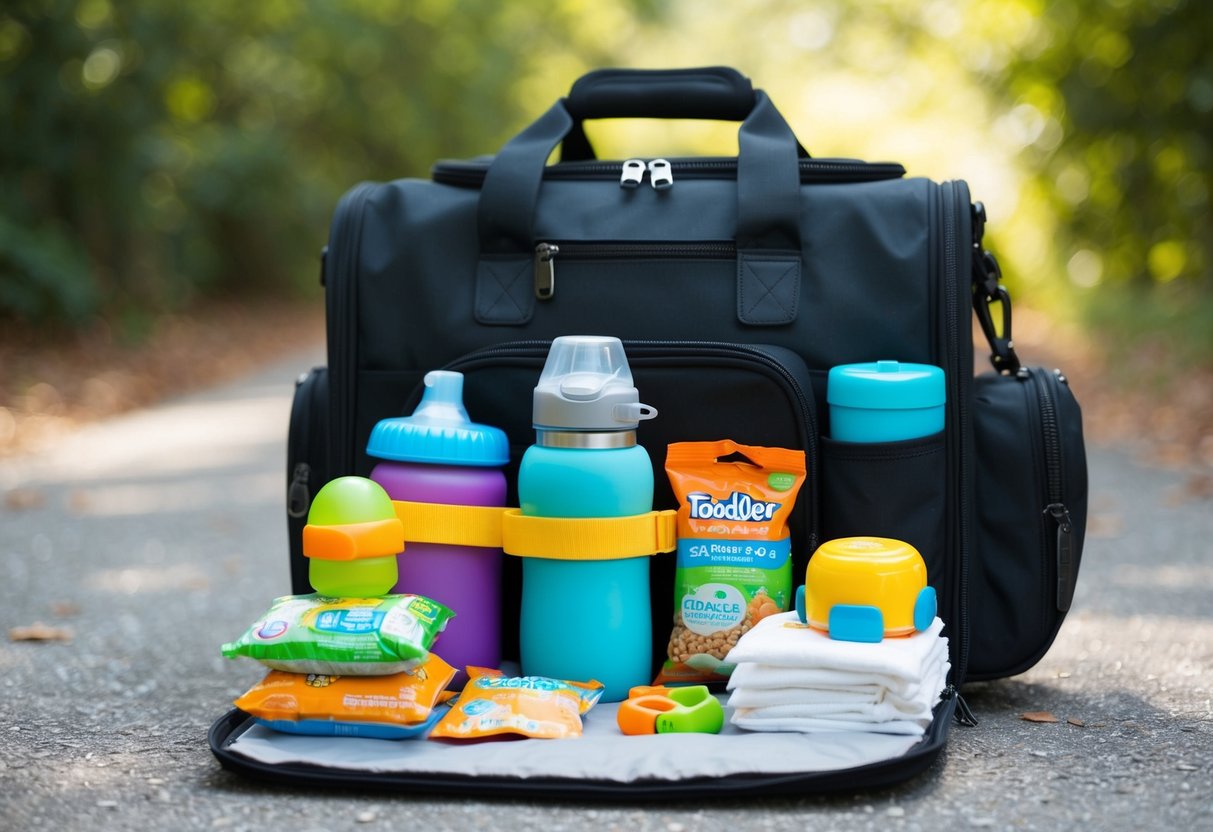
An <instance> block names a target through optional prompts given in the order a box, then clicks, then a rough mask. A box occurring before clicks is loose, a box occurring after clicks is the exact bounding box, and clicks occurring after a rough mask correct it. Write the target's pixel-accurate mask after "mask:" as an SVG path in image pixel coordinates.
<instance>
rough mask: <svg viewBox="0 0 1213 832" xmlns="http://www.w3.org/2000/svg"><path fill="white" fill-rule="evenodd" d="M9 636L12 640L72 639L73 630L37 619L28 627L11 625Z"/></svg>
mask: <svg viewBox="0 0 1213 832" xmlns="http://www.w3.org/2000/svg"><path fill="white" fill-rule="evenodd" d="M8 637H9V640H10V641H71V640H72V631H71V630H69V629H68V628H67V627H51V626H49V625H47V624H43V623H42V622H41V621H36V622H34V623H33V624H30V625H29V626H28V627H10V628H9V631H8Z"/></svg>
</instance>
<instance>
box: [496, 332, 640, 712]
mask: <svg viewBox="0 0 1213 832" xmlns="http://www.w3.org/2000/svg"><path fill="white" fill-rule="evenodd" d="M656 415H657V411H656V410H655V409H653V408H652V407H649V406H648V405H644V404H641V403H640V400H639V394H638V393H637V391H636V388H635V386H634V385H633V383H632V372H631V370H630V368H629V367H628V362H627V357H626V356H625V355H624V352H623V344H622V342H620V340H619V339H618V338H610V337H599V336H584V335H574V336H564V337H561V338H557V339H556V340H555V341H553V342H552V348H551V350H550V351H549V352H548V358H547V362H546V363H545V364H544V367H543V373H542V374H541V375H540V377H539V384H538V386H537V387H536V388H535V394H534V419H533V421H534V426H535V432H536V441H535V444H534V445H532V446H531V447H530V448H528V449H527V451H526V453H525V454H524V455H523V457H522V466H521V468H520V469H519V472H518V498H519V503H520V507H521V510H522V514H524V515H529V516H534V517H579V518H583V517H628V516H631V515H637V514H645V513H647V512H649V511H651V510H652V508H653V466H652V463H651V461H650V460H649V455H648V452H647V451H645V449H644V448H643V447H641V446H640V445H637V444H636V428H637V427H638V425H639V423H640V422H641V421H642V420H645V419H651V418H653V417H654V416H656ZM652 649H653V648H652V623H651V620H650V603H649V558H648V557H647V556H645V557H625V558H616V559H609V560H587V559H563V558H542V557H524V558H523V559H522V613H521V632H520V650H521V654H522V655H521V659H522V672H523V673H524V674H526V675H528V676H548V677H552V678H557V679H570V680H574V681H587V680H589V679H597V680H598V681H599V682H602V684H603V685H604V691H603V700H604V701H621V700H623V699H626V698H627V695H628V689H629V688H631V687H632V686H634V685H641V684H647V683H648V682H649V681H650V680H651V676H652Z"/></svg>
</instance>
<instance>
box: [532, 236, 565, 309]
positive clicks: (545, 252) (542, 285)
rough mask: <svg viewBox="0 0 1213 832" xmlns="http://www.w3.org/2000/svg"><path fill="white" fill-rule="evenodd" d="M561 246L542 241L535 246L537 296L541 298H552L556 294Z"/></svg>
mask: <svg viewBox="0 0 1213 832" xmlns="http://www.w3.org/2000/svg"><path fill="white" fill-rule="evenodd" d="M559 253H560V246H557V245H553V244H552V243H540V244H539V245H537V246H535V297H537V298H539V299H540V300H551V299H552V295H554V294H556V263H555V262H554V260H555V257H556V255H557V254H559Z"/></svg>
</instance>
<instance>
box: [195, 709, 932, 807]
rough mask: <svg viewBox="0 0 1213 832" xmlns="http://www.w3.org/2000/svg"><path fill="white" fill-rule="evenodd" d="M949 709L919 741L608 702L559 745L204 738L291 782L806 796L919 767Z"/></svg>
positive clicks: (225, 759) (256, 732)
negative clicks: (658, 719)
mask: <svg viewBox="0 0 1213 832" xmlns="http://www.w3.org/2000/svg"><path fill="white" fill-rule="evenodd" d="M955 704H956V699H955V695H954V693H953V692H951V691H949V692H948V693H947V694H945V698H944V699H943V700H942V701H941V702H940V703H939V705H937V706H936V709H935V719H934V721H933V722H932V723H931V725H930V727H928V729H927V733H926V735H925V736H924V737H907V736H898V735H891V734H874V733H860V732H838V733H828V734H827V733H818V734H793V733H754V732H748V731H742V730H740V729H738V728H735V727H733V726H732V725H729V724H727V723H726V725H725V728H724V730H723V731H722V732H721V733H720V734H718V735H712V734H662V735H649V736H633V737H629V736H624V735H622V734H620V733H619V730H618V728H617V727H616V722H615V712H616V710H617V708H618V705H617V704H601V705H598V706H596V707H595V708H594V709H593V710H592V711H590V713H589V714H587V715H586V717H585V733H584V735H583V736H582V737H579V738H577V739H568V740H534V739H517V740H512V739H504V740H496V741H482V742H474V743H466V742H465V743H455V742H445V741H439V742H433V741H424V740H375V739H362V738H353V737H308V736H300V735H295V734H281V733H276V732H274V731H271V730H269V729H267V728H264V727H262V726H260V725H258V724H256V723H255V722H254V721H253V720H251V719H250V718H248V717H247V715H245V714H243V713H241V712H240V711H232V712H230V713H229V714H228V715H227V716H225V717H223V718H221V719H220V720H219V721H218V722H216V723H215V725H214V726H213V727H212V729H211V736H210V741H211V749H212V751H213V752H214V753H215V755H216V757H218V758H219V760H220V762H221V763H223V765H224V766H225V767H227V768H229V769H233V770H236V771H239V772H241V773H244V774H249V775H252V776H255V777H260V778H263V779H267V778H268V779H272V780H277V781H283V782H289V783H297V784H303V783H320V784H325V785H333V786H345V787H348V786H351V785H355V786H369V787H391V788H395V789H400V788H405V789H407V788H408V787H410V786H411V787H414V788H416V789H418V790H420V789H423V788H424V789H427V790H435V789H438V790H444V791H450V792H462V793H480V794H484V793H499V794H520V793H526V792H531V791H537V792H542V793H544V794H547V795H549V796H557V795H561V794H564V795H580V796H608V795H614V796H625V795H631V796H668V795H672V794H685V795H687V796H690V795H692V794H699V795H723V794H728V793H731V792H733V791H736V790H738V789H741V788H745V789H746V790H747V791H754V790H755V789H757V791H758V792H763V791H771V792H784V791H799V792H801V793H805V792H812V791H828V790H835V789H838V788H843V787H848V786H849V787H852V788H866V787H873V786H878V785H884V784H886V783H892V782H897V781H899V780H902V779H905V778H906V777H909V776H912V775H913V774H915V773H917V772H918V771H921V770H923V769H925V768H926V767H927V766H929V765H930V763H931V761H932V760H933V759H934V758H935V756H936V755H937V754H938V752H939V751H940V750H941V749H942V748H943V745H944V743H945V741H946V736H947V729H948V724H949V723H950V722H951V719H952V714H953V711H954V709H955ZM727 714H728V709H726V716H727ZM764 787H765V788H764Z"/></svg>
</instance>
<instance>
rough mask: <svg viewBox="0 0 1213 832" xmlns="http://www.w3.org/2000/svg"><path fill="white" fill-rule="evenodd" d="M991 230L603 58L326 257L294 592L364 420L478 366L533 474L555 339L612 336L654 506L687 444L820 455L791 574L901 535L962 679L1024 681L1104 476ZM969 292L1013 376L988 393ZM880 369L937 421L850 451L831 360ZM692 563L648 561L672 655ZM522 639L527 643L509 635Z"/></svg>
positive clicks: (348, 219) (345, 211)
mask: <svg viewBox="0 0 1213 832" xmlns="http://www.w3.org/2000/svg"><path fill="white" fill-rule="evenodd" d="M617 117H656V118H691V119H725V120H740V121H741V126H740V129H739V132H738V156H737V157H736V158H731V157H729V158H724V157H698V158H671V159H630V160H624V161H600V160H598V159H596V158H595V156H594V151H593V149H592V146H591V144H590V142H589V141H588V139H587V138H586V134H585V131H584V129H583V128H584V122H585V121H586V120H588V119H594V118H617ZM557 150H559V153H560V156H559V158H560V161H559V162H557V163H554V164H548V159H549V157H550V156H551V155H552V153H553V152H554V151H557ZM983 229H984V209H982V208H981V206H980V203H978V204H977V205H974V204H972V203H971V200H970V195H969V189H968V187H967V185H966V184H965V183H964V182H962V181H949V182H942V183H936V182H932V181H930V180H927V179H922V178H909V177H906V176H905V170H904V168H903V167H902V166H901V165H898V164H894V163H883V162H882V163H869V162H861V161H856V160H853V159H829V158H813V157H810V156H809V154H808V153H807V152H805V150H804V148H803V147H802V146H801V145H800V143H799V142H798V141H797V139H796V137H795V135H794V134H793V132H792V130H791V129H790V128H789V126H788V124H787V123H786V122H785V121H784V119H783V118H782V116H780V114H779V112H778V111H777V110H776V109H775V107H774V105H773V104H772V103H771V101H770V100H769V99H768V98H767V96H766V95H765V94H764V93H763V92H762V91H761V90H755V89H753V88H752V87H751V84H750V82H749V80H748V79H746V78H744V77H743V76H742V75H740V74H739V73H737V72H735V71H733V70H730V69H726V68H720V67H713V68H705V69H694V70H672V71H643V70H601V71H598V72H593V73H590V74H589V75H586V76H585V77H583V78H581V79H580V80H578V81H577V82H576V83H575V84H574V85H573V87H572V89H571V91H570V93H569V95H568V97H567V98H565V99H562V100H560V101H558V102H557V103H556V104H555V105H553V106H552V108H551V109H549V110H548V111H547V112H546V113H544V114H543V115H542V116H541V117H540V118H539V119H538V120H537V121H535V122H534V123H533V124H531V125H530V126H529V127H527V128H526V129H525V130H523V131H522V132H521V133H519V134H518V135H517V136H516V137H515V138H513V139H512V140H510V141H509V142H508V143H507V144H506V145H505V146H504V147H503V148H502V149H501V151H500V152H499V153H498V154H496V155H495V156H493V157H480V158H477V159H472V160H467V161H443V162H439V163H438V164H436V165H435V166H434V168H433V172H432V177H431V179H429V180H419V179H405V180H399V181H395V182H389V183H364V184H361V185H358V186H357V187H355V188H353V189H352V190H351V191H350V192H349V193H347V194H346V195H345V197H344V198H343V199H342V200H341V202H340V204H339V206H338V208H337V211H336V214H335V216H334V219H333V223H332V228H331V232H330V237H329V243H328V246H327V249H326V252H325V255H324V264H323V280H324V283H325V285H326V300H327V321H328V331H327V335H328V362H327V368H319V369H317V370H314V371H313V372H312V373H311V374H310V375H309V376H308V377H307V378H306V379H305V380H304V381H303V383H301V385H300V386H299V392H298V394H297V397H296V403H295V416H294V417H293V419H292V438H291V446H290V451H289V457H290V458H289V460H288V476H289V479H290V501H289V507H288V508H289V513H290V515H291V517H292V520H291V523H292V527H291V547H292V551H291V562H292V582H293V586H292V590H293V591H294V592H307V591H309V589H310V587H309V585H308V583H307V580H306V566H305V561H304V560H303V558H302V555H301V551H300V535H299V530H300V528H301V526H302V524H303V522H304V518H305V516H306V512H307V507H308V504H309V501H310V498H311V497H312V496H313V495H314V494H315V492H316V491H317V490H318V489H319V488H320V487H321V486H322V485H323V484H324V482H326V481H327V480H328V479H331V478H333V477H336V476H341V475H346V474H358V475H363V476H365V475H367V474H368V473H369V471H370V469H371V467H372V466H373V460H371V459H369V458H368V457H367V455H366V453H365V448H366V444H367V439H368V436H369V434H370V430H371V428H372V427H373V426H374V425H375V423H376V422H377V421H378V420H380V419H383V418H386V417H390V416H397V415H400V414H402V413H408V412H411V409H412V407H413V406H414V405H415V404H416V402H417V401H418V399H419V397H420V387H421V379H422V376H423V375H424V374H425V373H426V372H428V371H429V370H433V369H437V368H448V369H453V370H459V371H461V372H463V373H464V374H465V379H466V380H465V401H466V404H467V408H468V411H469V412H470V413H471V415H472V417H473V418H474V419H475V420H476V421H479V422H485V423H490V424H495V425H498V426H500V427H502V428H504V429H505V430H506V432H507V434H508V435H509V438H510V441H511V445H512V453H511V457H512V465H513V466H514V471H510V472H509V473H510V475H511V479H512V478H513V477H512V474H513V473H514V472H515V471H516V466H517V463H518V461H519V459H520V457H521V454H522V452H523V451H524V450H525V448H526V447H527V446H528V445H529V444H531V442H532V441H533V438H534V434H533V431H532V428H531V412H530V405H531V390H532V388H533V386H534V383H535V381H536V379H537V378H538V374H539V370H540V368H541V367H542V363H543V358H544V356H545V355H546V351H547V346H548V344H549V343H550V341H551V339H552V338H554V337H556V336H559V335H566V334H600V335H615V336H618V337H620V338H622V339H623V340H624V344H625V347H626V348H627V351H628V356H629V359H630V362H631V365H632V368H633V371H634V375H635V378H636V385H637V387H638V388H639V390H640V391H641V396H642V398H643V400H644V401H645V402H646V403H649V404H652V405H654V406H656V407H657V408H658V410H659V411H660V415H659V417H658V418H657V419H656V420H654V421H652V422H646V423H645V424H644V425H643V426H642V427H641V429H640V431H639V439H640V441H641V443H642V444H644V445H645V446H646V447H647V449H648V451H649V453H650V455H651V457H652V459H653V462H654V466H655V469H656V471H655V480H656V482H657V485H658V488H657V493H656V497H655V503H656V505H655V507H656V508H673V507H674V505H675V504H674V499H673V496H672V494H671V493H670V490H669V487H668V485H667V484H666V477H665V475H664V470H663V463H664V458H665V448H666V445H667V444H668V443H669V442H672V441H688V440H711V439H720V438H726V437H727V438H731V439H734V440H736V441H738V442H741V443H744V444H749V445H776V446H784V447H796V448H804V449H805V451H806V454H807V458H808V465H809V479H808V481H807V483H806V487H805V488H804V489H803V490H802V491H801V495H800V498H799V501H798V505H797V508H796V510H795V512H794V513H793V516H792V518H791V528H792V534H793V558H794V572H793V574H794V575H795V576H797V580H799V579H800V576H803V574H804V568H805V565H806V563H807V560H808V557H809V555H810V554H811V553H812V552H813V551H814V549H815V548H816V546H817V545H818V544H819V543H821V542H822V541H824V540H826V539H830V538H833V537H840V536H845V535H851V534H870V535H880V536H888V537H899V538H903V539H905V540H908V541H909V542H910V543H912V544H913V545H915V546H916V547H917V548H918V549H919V550H920V551H921V552H922V554H923V556H924V557H925V559H926V562H927V566H928V572H929V575H930V580H931V583H932V585H933V586H934V587H935V589H936V591H937V594H938V598H939V606H940V617H941V618H942V619H943V620H944V622H945V624H946V632H945V634H946V635H947V636H948V637H949V644H950V651H951V662H952V672H951V681H952V684H953V685H954V686H959V685H960V684H961V683H963V682H964V681H965V680H966V679H967V678H983V679H988V678H996V677H999V676H1005V675H1009V674H1012V673H1017V672H1021V671H1022V670H1024V669H1026V668H1027V667H1030V666H1031V665H1032V664H1033V663H1034V662H1035V661H1036V660H1038V659H1039V658H1040V656H1042V655H1043V653H1044V651H1045V650H1046V649H1047V648H1048V645H1049V644H1050V643H1051V641H1052V639H1053V637H1054V635H1055V634H1056V632H1057V628H1058V627H1059V626H1060V624H1061V621H1062V619H1063V617H1064V615H1065V611H1066V609H1068V607H1069V601H1070V597H1071V595H1072V593H1073V585H1074V580H1075V577H1076V575H1077V569H1078V564H1079V558H1080V555H1081V549H1082V532H1083V528H1084V526H1085V519H1086V465H1085V458H1084V456H1083V449H1082V433H1081V416H1080V414H1079V411H1078V408H1077V404H1076V403H1075V402H1074V400H1073V397H1072V395H1071V394H1070V392H1069V390H1068V387H1067V386H1066V384H1065V383H1064V381H1063V380H1060V377H1059V376H1058V375H1053V374H1048V373H1043V372H1041V371H1039V370H1028V369H1025V368H1021V367H1020V366H1019V361H1018V358H1017V357H1016V355H1015V353H1014V350H1013V349H1012V348H1011V344H1010V300H1009V298H1008V297H1007V295H1006V292H1005V290H1003V288H1002V287H1001V286H1000V285H999V284H998V280H997V277H998V274H997V267H996V264H995V263H994V261H993V258H992V257H991V256H990V255H989V254H988V253H987V252H985V251H984V249H983V247H982V231H983ZM999 303H1001V311H1002V317H1003V325H1002V326H1001V327H995V326H994V325H993V323H992V321H991V307H992V305H995V306H996V305H997V304H999ZM974 306H975V307H976V309H977V311H978V316H979V318H980V320H981V322H982V323H983V327H984V329H985V331H986V334H987V335H988V337H989V339H990V344H991V347H992V350H993V356H992V357H993V360H994V364H995V368H996V370H995V372H993V373H989V374H987V375H986V376H983V377H982V378H981V379H980V380H975V378H974V368H973V343H972V319H971V317H970V315H971V313H970V309H971V308H973V307H974ZM879 359H895V360H899V361H906V362H918V363H925V364H933V365H937V366H939V367H941V368H943V370H944V372H945V376H946V380H947V404H946V417H945V428H944V430H943V431H941V432H940V433H938V434H936V435H934V436H930V437H925V438H921V439H914V440H909V441H907V442H895V443H879V444H872V445H862V446H861V445H854V444H850V443H841V442H835V441H832V440H830V439H829V436H830V429H829V420H828V408H827V406H826V396H825V393H826V391H825V382H826V375H827V372H828V370H829V368H830V367H832V366H834V365H837V364H846V363H853V362H866V361H875V360H879ZM515 504H516V503H515ZM514 560H515V559H512V558H510V559H507V561H514ZM672 561H673V559H672V558H656V559H655V560H654V562H653V567H654V568H653V582H652V583H653V585H652V606H653V632H654V657H655V658H656V659H660V658H661V657H663V656H664V654H665V640H666V638H667V636H668V634H669V625H670V621H671V617H672V595H673V593H672V586H673V568H674V567H673V562H672ZM511 570H513V571H511ZM517 589H518V574H517V564H516V563H507V576H506V586H505V588H504V591H505V604H504V606H505V611H504V614H505V616H506V617H507V626H505V627H504V628H503V632H504V633H506V634H507V635H508V634H510V633H513V634H514V636H515V638H516V630H517V627H516V622H517V611H518V608H517V602H518V599H517V595H518V592H517ZM509 622H514V624H513V625H512V626H511V625H510V623H509ZM505 648H506V649H505V655H507V656H510V655H513V656H515V657H516V656H517V644H516V641H515V642H514V643H513V644H510V643H507V644H506V645H505ZM954 699H955V697H954V692H953V697H952V700H951V701H946V702H945V704H947V705H948V708H947V711H948V713H949V714H950V713H951V712H952V709H953V707H954V705H955V701H954ZM936 739H937V740H938V743H939V745H938V746H937V747H936V750H937V749H938V747H942V738H940V737H937V738H936ZM899 765H903V767H904V765H905V761H902V763H899ZM801 785H802V787H806V784H804V783H802V784H801ZM705 790H706V791H711V789H705Z"/></svg>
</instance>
